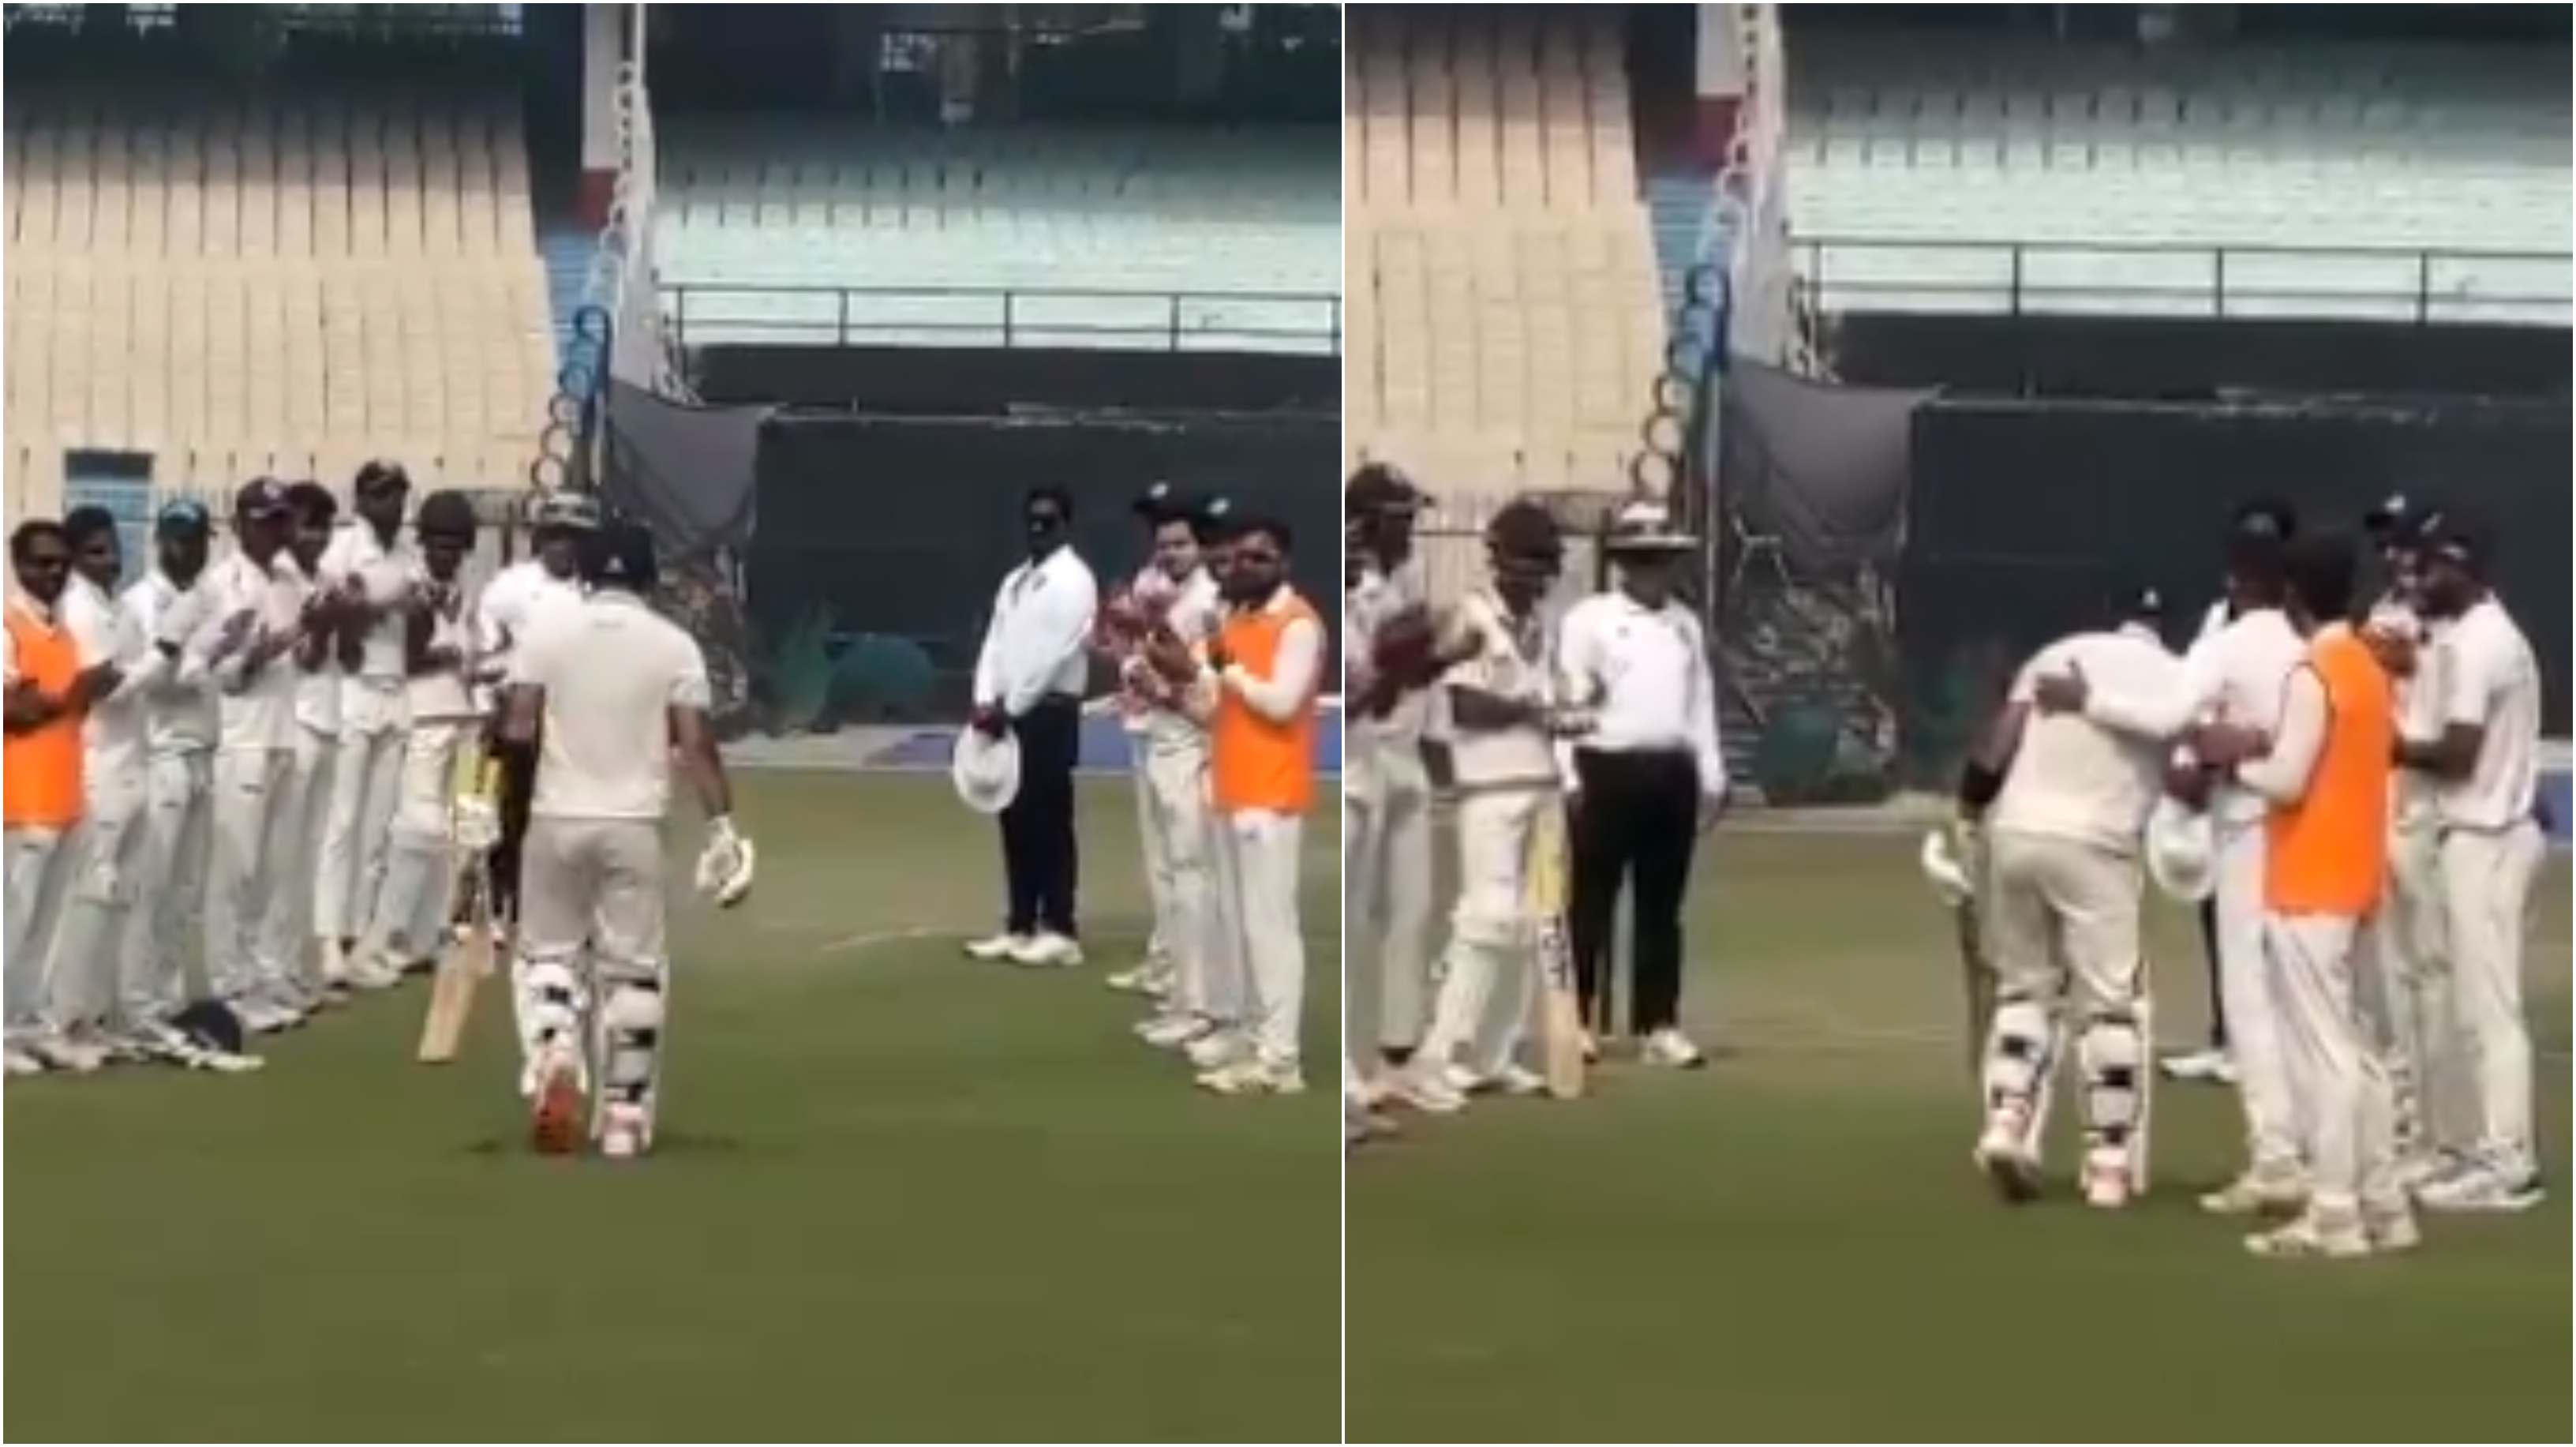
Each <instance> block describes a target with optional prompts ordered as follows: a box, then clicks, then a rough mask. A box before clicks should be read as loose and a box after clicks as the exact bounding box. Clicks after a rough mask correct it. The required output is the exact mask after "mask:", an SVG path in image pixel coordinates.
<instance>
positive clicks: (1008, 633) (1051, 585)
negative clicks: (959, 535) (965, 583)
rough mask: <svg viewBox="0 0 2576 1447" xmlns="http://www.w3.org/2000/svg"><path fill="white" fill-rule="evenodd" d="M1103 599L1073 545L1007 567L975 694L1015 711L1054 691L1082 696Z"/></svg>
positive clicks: (980, 702) (1014, 713) (1016, 714)
mask: <svg viewBox="0 0 2576 1447" xmlns="http://www.w3.org/2000/svg"><path fill="white" fill-rule="evenodd" d="M1099 605H1100V585H1099V583H1098V581H1097V580H1095V579H1094V578H1093V577H1092V576H1091V569H1090V567H1089V566H1088V565H1087V564H1085V563H1084V562H1083V561H1082V559H1081V558H1080V557H1078V556H1076V555H1075V554H1074V551H1073V549H1072V547H1071V546H1070V545H1067V546H1063V547H1059V548H1057V549H1056V550H1055V551H1054V552H1051V553H1049V554H1047V555H1046V557H1045V559H1044V560H1042V561H1039V562H1035V563H1026V562H1024V563H1022V564H1020V565H1019V566H1018V567H1016V568H1013V569H1012V570H1011V571H1010V572H1009V573H1008V574H1005V575H1004V576H1003V578H1002V586H1001V588H1000V590H999V591H997V592H996V593H995V594H994V595H993V621H992V624H991V625H990V626H989V627H987V628H986V629H985V630H984V647H983V649H982V651H981V652H979V653H978V654H977V655H976V658H975V702H976V703H977V704H978V705H979V706H980V705H985V704H993V705H998V706H999V707H1000V708H1001V710H1002V712H1003V713H1005V714H1008V715H1009V716H1011V717H1012V718H1018V717H1020V716H1021V715H1023V714H1026V713H1027V712H1028V711H1029V710H1030V709H1033V708H1035V707H1037V706H1038V704H1039V702H1040V701H1041V700H1043V699H1045V698H1046V697H1047V696H1048V695H1049V694H1062V695H1064V696H1066V697H1068V698H1076V699H1078V698H1080V697H1082V690H1083V685H1084V684H1085V683H1086V682H1088V681H1089V679H1090V658H1089V655H1088V652H1087V646H1088V644H1089V641H1090V638H1091V624H1092V616H1093V614H1094V613H1095V612H1096V611H1097V610H1098V608H1099Z"/></svg>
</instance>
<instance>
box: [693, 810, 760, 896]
mask: <svg viewBox="0 0 2576 1447" xmlns="http://www.w3.org/2000/svg"><path fill="white" fill-rule="evenodd" d="M752 858H753V851H752V847H751V841H750V840H749V839H746V838H744V837H743V836H742V835H741V834H739V833H737V832H736V831H735V829H734V827H733V820H732V818H731V817H730V816H725V815H719V816H717V817H716V818H715V819H712V820H710V821H708V824H707V847H706V848H705V849H703V850H701V851H700V852H699V854H698V892H699V893H700V894H703V895H706V896H708V897H709V898H712V899H713V900H714V901H715V902H716V903H717V905H719V906H720V907H723V908H726V909H730V908H732V907H733V906H735V905H737V904H740V903H742V900H743V896H744V895H747V894H749V893H751V867H752Z"/></svg>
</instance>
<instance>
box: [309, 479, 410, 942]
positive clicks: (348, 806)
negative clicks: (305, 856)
mask: <svg viewBox="0 0 2576 1447" xmlns="http://www.w3.org/2000/svg"><path fill="white" fill-rule="evenodd" d="M355 490H356V493H357V512H358V521H357V523H356V524H355V525H354V526H351V527H348V528H344V529H342V530H341V532H340V535H339V536H338V537H337V538H335V539H333V540H332V543H331V547H330V550H329V551H327V552H326V553H324V554H323V557H322V576H321V580H320V581H321V583H322V586H323V587H324V588H325V589H326V590H328V591H329V592H330V593H331V594H332V595H333V596H334V607H335V614H336V616H337V617H338V618H339V619H340V620H341V625H342V626H341V634H340V640H339V663H340V670H341V686H340V749H339V754H338V756H337V757H336V758H335V759H334V760H333V764H332V770H331V812H330V816H329V819H328V821H327V827H326V828H325V829H324V830H323V834H322V862H321V869H320V871H319V873H318V875H317V876H316V878H315V880H314V890H315V893H314V896H313V929H314V933H315V934H317V935H318V936H320V947H321V950H322V974H323V977H324V978H325V979H328V980H339V979H342V978H346V979H348V980H349V981H350V982H351V983H353V984H357V985H360V986H363V987H368V988H374V989H384V988H387V987H390V986H392V985H394V984H397V983H400V981H401V979H402V976H401V974H400V973H399V972H398V971H394V970H390V969H386V968H384V967H383V966H382V965H381V964H380V963H379V962H376V961H356V962H353V961H351V960H350V959H349V958H348V954H347V950H348V947H349V946H351V945H353V944H354V943H355V942H356V938H357V935H358V932H359V931H360V930H361V929H363V928H365V927H366V925H367V922H368V921H369V920H371V919H373V918H374V917H375V909H376V895H377V893H378V891H379V890H381V889H382V888H383V886H384V877H385V850H386V845H387V842H388V836H389V831H390V829H391V826H392V823H393V813H394V799H395V796H396V794H397V793H398V792H399V790H400V788H401V782H402V755H403V748H404V746H405V743H406V740H407V739H408V736H409V733H410V719H409V718H408V717H407V716H406V714H405V711H404V701H405V689H404V684H405V682H406V678H407V669H406V660H405V656H404V638H405V636H406V635H405V627H404V623H403V615H404V610H405V608H406V607H407V606H408V604H409V602H410V599H411V594H412V591H413V589H415V588H417V587H418V586H419V584H420V555H419V553H418V552H417V551H416V550H414V549H413V547H412V545H411V543H410V541H409V540H407V539H405V538H404V537H403V535H402V516H403V500H404V498H405V497H406V496H407V495H408V494H409V493H410V491H411V479H410V477H409V476H407V475H406V474H405V473H404V472H403V470H402V468H401V466H400V465H399V464H396V463H390V462H370V463H368V464H367V465H366V466H364V467H361V468H359V469H358V476H357V481H356V485H355Z"/></svg>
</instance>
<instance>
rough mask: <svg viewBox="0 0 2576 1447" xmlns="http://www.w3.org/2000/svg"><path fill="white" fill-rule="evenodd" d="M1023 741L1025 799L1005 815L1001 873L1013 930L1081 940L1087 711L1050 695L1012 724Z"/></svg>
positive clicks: (1016, 801)
mask: <svg viewBox="0 0 2576 1447" xmlns="http://www.w3.org/2000/svg"><path fill="white" fill-rule="evenodd" d="M1011 732H1012V734H1013V735H1014V736H1016V737H1017V738H1018V739H1019V741H1020V792H1019V793H1018V794H1017V795H1015V796H1014V797H1013V798H1012V800H1011V806H1010V807H1009V808H1007V809H1004V810H1003V811H1002V872H1003V875H1004V877H1005V878H1006V879H1008V881H1009V884H1010V895H1011V909H1010V914H1009V915H1008V917H1007V918H1006V921H1005V924H1006V927H1007V928H1008V929H1009V930H1010V931H1011V932H1012V933H1013V934H1028V933H1031V932H1033V931H1035V930H1037V929H1039V928H1041V927H1043V928H1046V929H1051V930H1054V931H1055V932H1056V933H1058V934H1061V935H1067V936H1070V935H1072V934H1073V933H1074V924H1073V895H1074V888H1075V885H1076V882H1077V880H1078V877H1079V875H1080V868H1079V863H1080V861H1079V858H1078V851H1077V850H1076V848H1075V845H1074V837H1073V761H1074V756H1075V754H1076V753H1077V752H1079V750H1080V749H1081V746H1082V705H1081V704H1080V702H1078V701H1077V700H1075V699H1072V698H1069V697H1066V696H1064V695H1062V694H1050V695H1049V696H1047V697H1046V698H1044V699H1042V700H1040V701H1039V702H1038V703H1037V705H1036V706H1035V707H1032V708H1031V709H1030V710H1029V711H1028V712H1027V713H1024V714H1021V715H1020V716H1019V717H1017V718H1015V719H1012V720H1011Z"/></svg>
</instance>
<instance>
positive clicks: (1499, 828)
mask: <svg viewBox="0 0 2576 1447" xmlns="http://www.w3.org/2000/svg"><path fill="white" fill-rule="evenodd" d="M1486 549H1487V554H1488V558H1489V562H1490V565H1491V567H1492V571H1493V578H1492V582H1491V584H1490V585H1489V586H1488V587H1486V588H1483V589H1480V590H1478V591H1476V592H1474V593H1471V594H1469V595H1468V596H1467V597H1466V598H1464V599H1462V600H1460V602H1459V605H1458V608H1457V611H1456V614H1455V616H1454V617H1453V618H1452V619H1451V620H1450V623H1449V630H1448V631H1449V634H1450V637H1449V639H1448V641H1447V642H1445V643H1444V645H1443V647H1442V649H1441V652H1442V654H1443V656H1444V657H1448V658H1456V659H1458V660H1459V661H1457V662H1455V663H1453V664H1451V666H1450V667H1449V668H1448V670H1447V671H1446V672H1445V673H1444V674H1442V676H1441V687H1442V688H1444V689H1446V690H1447V691H1448V702H1449V709H1450V718H1451V722H1452V724H1453V726H1454V728H1455V736H1454V740H1453V742H1452V744H1451V746H1450V756H1451V759H1452V769H1453V771H1454V773H1455V775H1456V778H1457V786H1458V809H1457V829H1458V901H1457V904H1456V906H1455V908H1454V909H1453V911H1452V913H1451V915H1450V930H1449V944H1448V948H1447V949H1446V950H1445V951H1444V952H1443V953H1442V955H1441V964H1440V980H1439V986H1438V994H1437V996H1436V997H1435V1000H1434V1002H1433V1005H1432V1012H1431V1028H1430V1030H1429V1031H1428V1032H1427V1033H1426V1034H1425V1035H1424V1036H1423V1040H1422V1048H1421V1049H1420V1050H1418V1051H1416V1052H1415V1054H1414V1056H1413V1058H1412V1059H1411V1060H1410V1061H1408V1062H1406V1064H1405V1066H1404V1068H1403V1069H1401V1070H1398V1071H1395V1072H1394V1073H1393V1075H1392V1077H1391V1079H1390V1080H1389V1082H1388V1089H1389V1091H1390V1093H1392V1094H1393V1095H1395V1096H1396V1097H1397V1098H1399V1099H1401V1100H1403V1101H1405V1102H1406V1103H1408V1104H1410V1105H1412V1106H1414V1107H1415V1108H1417V1109H1420V1110H1426V1111H1432V1112H1436V1113H1447V1112H1450V1111H1455V1110H1457V1109H1459V1108H1460V1107H1462V1106H1463V1105H1465V1103H1466V1092H1467V1091H1468V1090H1469V1089H1471V1088H1475V1087H1480V1086H1484V1085H1488V1084H1490V1085H1492V1086H1494V1087H1496V1088H1499V1089H1501V1090H1503V1091H1505V1092H1507V1093H1510V1094H1521V1095H1525V1094H1529V1093H1532V1092H1534V1091H1536V1090H1538V1089H1539V1088H1540V1087H1541V1086H1542V1084H1543V1082H1542V1081H1541V1080H1540V1079H1539V1078H1538V1076H1537V1074H1536V1072H1534V1071H1531V1070H1529V1069H1528V1068H1527V1067H1525V1066H1522V1065H1521V1064H1519V1063H1518V1062H1517V1061H1516V1060H1514V1059H1513V1052H1514V1050H1515V1048H1516V1047H1517V1046H1518V1044H1519V1042H1520V1039H1521V1036H1522V1034H1523V1033H1524V1031H1525V1029H1526V1027H1527V1024H1528V1020H1529V1016H1530V1012H1531V1009H1532V1008H1533V1007H1534V1006H1535V1004H1536V1002H1537V998H1538V969H1537V948H1538V930H1537V921H1536V920H1535V919H1534V918H1532V916H1531V913H1530V907H1531V906H1530V898H1529V887H1528V886H1529V857H1530V846H1531V841H1532V839H1533V838H1534V837H1535V833H1536V829H1537V825H1538V818H1539V811H1540V810H1542V809H1554V808H1559V807H1561V803H1560V800H1559V798H1558V792H1557V787H1558V776H1557V765H1556V756H1555V752H1554V749H1553V745H1552V743H1551V741H1550V735H1551V729H1552V726H1555V727H1554V731H1556V732H1579V731H1580V728H1579V726H1578V725H1575V724H1572V723H1570V722H1562V721H1560V720H1558V719H1557V716H1556V714H1555V711H1554V710H1553V709H1552V708H1551V706H1550V687H1549V684H1550V679H1551V677H1552V663H1551V659H1550V653H1551V650H1550V648H1549V646H1548V632H1549V629H1548V622H1547V620H1546V619H1545V618H1544V617H1543V616H1541V614H1540V612H1539V606H1538V605H1539V601H1540V600H1541V599H1542V598H1544V597H1545V596H1546V594H1547V591H1548V589H1549V588H1550V586H1552V585H1553V584H1554V583H1555V581H1556V578H1557V575H1558V572H1559V571H1560V570H1561V568H1562V566H1563V561H1564V544H1563V540H1562V539H1561V538H1560V536H1559V535H1558V531H1557V527H1556V522H1555V520H1554V519H1553V518H1552V517H1550V516H1549V515H1548V513H1547V511H1546V510H1545V509H1544V508H1541V507H1539V506H1538V505H1536V504H1534V503H1530V502H1525V501H1524V502H1514V503H1511V504H1509V505H1508V506H1506V507H1504V508H1503V509H1502V510H1501V511H1500V512H1497V513H1496V514H1495V515H1494V518H1493V520H1492V522H1491V523H1490V524H1489V525H1488V526H1487V529H1486ZM1498 999H1499V1001H1500V1007H1499V1009H1497V1008H1496V1005H1495V1002H1496V1001H1497V1000H1498ZM1461 1048H1466V1049H1468V1051H1469V1058H1468V1059H1466V1060H1464V1061H1461V1060H1459V1059H1457V1058H1456V1057H1457V1055H1458V1052H1459V1051H1460V1049H1461Z"/></svg>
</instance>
